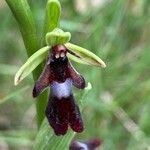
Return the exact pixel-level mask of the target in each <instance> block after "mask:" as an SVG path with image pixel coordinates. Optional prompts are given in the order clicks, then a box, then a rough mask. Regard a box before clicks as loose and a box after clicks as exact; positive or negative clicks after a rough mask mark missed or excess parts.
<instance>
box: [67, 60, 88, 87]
mask: <svg viewBox="0 0 150 150" xmlns="http://www.w3.org/2000/svg"><path fill="white" fill-rule="evenodd" d="M68 72H69V74H70V77H71V79H72V81H73V84H74V86H75V87H77V88H79V89H84V88H85V86H86V84H85V80H84V78H83V76H81V75H80V74H79V73H78V72H77V71H76V70H75V69H74V67H73V66H72V65H71V63H70V62H68Z"/></svg>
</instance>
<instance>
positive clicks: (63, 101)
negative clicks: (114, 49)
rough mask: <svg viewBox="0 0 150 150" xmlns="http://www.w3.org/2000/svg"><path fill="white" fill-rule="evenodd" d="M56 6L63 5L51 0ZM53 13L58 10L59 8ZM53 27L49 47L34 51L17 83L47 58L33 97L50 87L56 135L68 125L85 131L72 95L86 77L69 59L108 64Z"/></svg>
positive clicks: (51, 121) (49, 115)
mask: <svg viewBox="0 0 150 150" xmlns="http://www.w3.org/2000/svg"><path fill="white" fill-rule="evenodd" d="M57 5H58V7H54V8H56V9H58V8H59V7H60V4H59V3H58V1H57V0H50V1H49V3H48V6H49V8H52V7H53V6H57ZM53 11H54V9H53ZM54 12H57V10H56V11H54ZM50 15H52V13H50ZM57 17H59V16H57V15H55V20H59V19H57ZM55 24H56V23H55ZM57 24H58V23H57ZM54 27H55V26H54ZM54 27H53V30H52V31H50V32H48V33H46V36H45V41H46V42H45V43H46V45H47V46H45V47H43V48H41V49H40V50H38V51H37V52H35V53H34V54H33V55H32V56H31V57H30V58H29V59H28V60H27V62H26V63H25V64H24V65H23V66H22V67H21V68H20V69H19V71H18V72H17V73H16V76H15V81H14V82H15V83H14V84H15V85H17V84H18V83H20V82H21V81H22V80H23V79H24V78H25V77H26V76H27V75H29V74H30V73H31V72H32V71H33V70H34V69H35V68H36V67H37V66H38V65H39V64H40V63H41V62H43V60H45V59H46V58H47V60H46V64H45V67H44V69H43V72H42V73H41V75H40V77H39V79H38V80H37V81H36V82H35V85H34V88H33V97H37V96H38V95H40V93H41V92H43V91H44V90H45V89H46V88H47V87H50V89H51V90H50V91H51V92H50V95H49V101H48V105H47V107H46V110H45V115H46V117H47V119H48V122H49V124H50V125H51V127H52V128H53V129H54V132H55V134H56V135H64V134H66V132H67V130H68V127H69V126H70V127H71V128H72V130H73V131H75V132H82V131H83V129H84V126H83V121H82V117H81V113H80V110H79V107H78V105H77V104H76V101H75V98H74V96H73V92H72V85H74V86H75V87H77V88H79V89H84V88H85V86H86V83H85V80H84V78H83V76H82V75H80V74H79V73H78V72H77V71H76V70H75V68H74V67H73V66H72V64H71V62H70V60H73V61H75V62H78V63H81V64H85V65H91V66H97V67H102V68H105V67H106V65H105V63H104V62H103V61H102V60H101V59H100V58H99V57H98V56H96V55H95V54H93V53H92V52H91V51H88V50H86V49H84V48H82V47H80V46H77V45H74V44H72V43H69V41H70V38H71V34H70V33H69V32H64V31H63V30H61V29H59V28H57V27H55V28H54ZM51 29H52V28H51Z"/></svg>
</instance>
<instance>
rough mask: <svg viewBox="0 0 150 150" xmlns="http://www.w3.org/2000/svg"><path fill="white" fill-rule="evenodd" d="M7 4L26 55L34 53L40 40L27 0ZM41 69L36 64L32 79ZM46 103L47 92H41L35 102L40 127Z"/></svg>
mask: <svg viewBox="0 0 150 150" xmlns="http://www.w3.org/2000/svg"><path fill="white" fill-rule="evenodd" d="M6 2H7V4H8V6H9V7H10V9H11V11H12V13H13V15H14V17H15V19H16V21H17V23H18V25H19V29H20V32H21V34H22V38H23V41H24V45H25V47H26V50H27V54H28V57H29V56H31V55H32V54H33V53H35V52H36V51H37V50H38V49H39V48H40V44H39V43H40V42H39V41H38V36H37V32H36V26H35V22H34V19H33V15H32V12H31V9H30V7H29V4H28V2H27V0H6ZM41 71H42V66H38V67H37V68H36V69H35V70H34V71H33V78H34V81H36V80H37V78H38V77H39V75H40V73H41ZM46 103H47V93H46V92H45V93H43V94H42V95H41V96H40V97H39V98H38V100H37V102H36V111H37V125H38V128H39V127H40V125H41V123H42V121H43V119H44V110H45V105H46Z"/></svg>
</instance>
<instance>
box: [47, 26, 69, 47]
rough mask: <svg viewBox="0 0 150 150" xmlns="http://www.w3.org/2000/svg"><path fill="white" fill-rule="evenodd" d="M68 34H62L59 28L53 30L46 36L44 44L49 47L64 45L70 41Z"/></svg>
mask: <svg viewBox="0 0 150 150" xmlns="http://www.w3.org/2000/svg"><path fill="white" fill-rule="evenodd" d="M70 38H71V34H70V32H64V31H63V30H61V29H59V28H55V29H54V30H53V31H52V32H48V33H47V34H46V44H47V45H50V46H55V45H60V44H65V43H67V42H69V41H70Z"/></svg>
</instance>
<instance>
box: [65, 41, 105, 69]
mask: <svg viewBox="0 0 150 150" xmlns="http://www.w3.org/2000/svg"><path fill="white" fill-rule="evenodd" d="M65 46H66V47H67V48H68V49H69V50H71V51H72V52H73V53H75V54H76V56H74V55H72V54H70V53H67V55H68V57H69V58H70V59H71V60H73V61H75V62H78V63H81V64H86V65H91V66H97V67H102V68H105V67H106V64H105V63H104V62H103V61H102V60H101V59H100V58H99V57H98V56H97V55H95V54H94V53H92V52H91V51H89V50H87V49H85V48H82V47H80V46H77V45H74V44H72V43H66V44H65Z"/></svg>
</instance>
